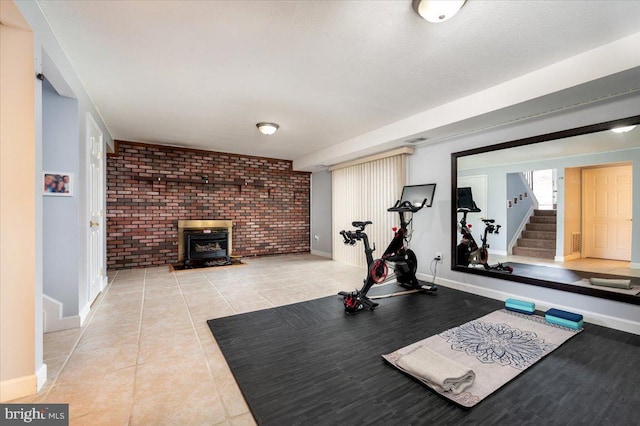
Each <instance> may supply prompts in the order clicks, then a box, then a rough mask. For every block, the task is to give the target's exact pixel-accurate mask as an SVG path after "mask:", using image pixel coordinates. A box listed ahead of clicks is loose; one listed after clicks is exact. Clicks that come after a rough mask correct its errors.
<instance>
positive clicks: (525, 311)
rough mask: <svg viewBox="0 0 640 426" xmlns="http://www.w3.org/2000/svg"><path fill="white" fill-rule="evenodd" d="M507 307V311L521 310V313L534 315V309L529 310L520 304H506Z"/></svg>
mask: <svg viewBox="0 0 640 426" xmlns="http://www.w3.org/2000/svg"><path fill="white" fill-rule="evenodd" d="M505 309H506V310H507V311H513V312H520V313H521V314H527V315H533V312H534V311H527V310H525V309H521V308H520V307H518V306H513V305H508V304H507V305H505Z"/></svg>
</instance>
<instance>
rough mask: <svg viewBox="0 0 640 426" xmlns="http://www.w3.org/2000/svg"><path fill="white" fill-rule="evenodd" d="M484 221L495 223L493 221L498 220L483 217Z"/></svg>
mask: <svg viewBox="0 0 640 426" xmlns="http://www.w3.org/2000/svg"><path fill="white" fill-rule="evenodd" d="M482 221H483V222H484V223H493V222H495V221H496V220H495V219H482Z"/></svg>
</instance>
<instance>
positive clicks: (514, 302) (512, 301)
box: [504, 299, 536, 311]
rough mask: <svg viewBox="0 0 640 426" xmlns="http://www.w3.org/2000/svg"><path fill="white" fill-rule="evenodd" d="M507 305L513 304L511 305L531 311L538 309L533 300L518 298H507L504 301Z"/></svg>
mask: <svg viewBox="0 0 640 426" xmlns="http://www.w3.org/2000/svg"><path fill="white" fill-rule="evenodd" d="M504 303H505V305H511V306H519V307H520V309H526V310H529V311H535V309H536V305H535V303H533V302H525V301H524V300H518V299H507V300H505V301H504Z"/></svg>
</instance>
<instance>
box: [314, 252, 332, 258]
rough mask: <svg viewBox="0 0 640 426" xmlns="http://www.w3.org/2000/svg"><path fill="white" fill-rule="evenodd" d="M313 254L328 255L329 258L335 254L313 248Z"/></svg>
mask: <svg viewBox="0 0 640 426" xmlns="http://www.w3.org/2000/svg"><path fill="white" fill-rule="evenodd" d="M311 254H315V255H316V256H322V257H328V258H329V259H333V255H332V254H331V253H329V252H326V251H320V250H311Z"/></svg>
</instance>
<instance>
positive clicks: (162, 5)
mask: <svg viewBox="0 0 640 426" xmlns="http://www.w3.org/2000/svg"><path fill="white" fill-rule="evenodd" d="M39 4H40V7H41V8H42V10H43V12H44V13H45V15H46V17H47V19H48V21H49V24H50V25H51V27H52V29H53V31H54V32H55V34H56V36H57V37H58V40H59V42H60V44H61V45H62V47H63V48H64V49H65V51H66V53H67V55H68V57H69V60H70V62H71V63H72V64H73V67H74V68H75V71H76V73H77V74H78V76H79V78H80V80H81V81H82V82H83V84H84V86H85V89H86V91H87V92H88V94H89V96H90V98H91V99H92V101H93V102H94V104H95V106H96V107H97V109H98V111H99V112H100V114H101V116H102V118H103V120H104V122H105V123H106V125H107V126H108V128H109V131H110V133H111V134H112V136H113V138H114V139H120V140H129V141H138V142H148V143H159V144H166V145H174V146H186V147H193V148H199V149H207V150H214V151H225V152H233V153H241V154H251V155H257V156H266V157H275V158H283V159H290V160H300V159H306V160H304V161H299V164H300V165H301V167H300V168H302V169H306V170H314V168H315V167H316V166H317V165H318V164H320V163H324V164H332V161H338V159H340V160H344V159H345V158H343V157H344V156H342V157H341V156H340V155H339V154H336V152H339V151H340V150H339V149H337V148H336V149H332V147H344V146H345V144H347V145H348V144H350V143H351V142H350V141H354V142H353V144H352V145H354V146H355V145H357V143H359V142H357V141H359V139H358V138H363V136H364V137H365V138H366V137H367V136H368V135H374V134H375V132H378V135H377V137H371V139H372V140H374V139H375V140H377V141H379V142H376V143H375V144H373V145H371V144H370V145H368V146H367V149H366V150H365V149H362V150H358V149H356V148H354V149H353V150H352V151H353V152H351V154H350V155H351V156H352V157H353V156H357V155H358V154H359V153H364V152H365V151H366V152H370V151H372V150H374V151H375V150H376V147H380V149H382V147H383V146H385V143H386V142H390V141H391V138H393V139H397V138H398V136H401V137H404V136H407V137H409V136H411V135H410V134H409V133H407V134H406V135H405V134H398V133H397V132H396V133H395V134H394V135H393V136H391V135H390V136H388V138H387V140H385V137H386V136H385V133H384V132H383V131H381V130H380V129H383V128H385V127H387V128H388V127H389V126H390V125H392V124H394V123H397V122H401V121H402V120H406V119H408V118H410V117H414V116H416V115H418V114H420V113H424V112H425V111H429V110H434V108H438V107H439V106H442V105H444V104H447V103H451V102H454V101H456V100H459V99H462V98H465V97H468V96H470V95H472V94H477V93H478V92H481V91H485V90H487V89H490V88H492V87H494V86H497V85H499V84H501V83H503V82H506V81H509V80H512V79H516V78H518V77H520V76H523V75H526V74H528V73H532V72H534V71H536V70H540V69H542V68H544V67H548V66H550V65H552V64H555V63H558V62H560V61H563V60H565V59H567V58H571V57H574V56H576V55H579V54H582V53H584V52H588V51H591V50H593V49H596V48H598V47H599V46H603V45H605V44H608V43H612V42H614V41H616V40H618V39H622V38H623V37H627V36H630V35H633V34H636V33H639V32H640V1H612V0H606V1H480V0H469V1H467V4H466V5H465V6H464V7H463V9H462V10H461V11H460V13H459V14H458V15H457V16H455V17H454V18H452V19H451V20H449V21H447V22H445V23H441V24H430V23H428V22H426V21H424V20H423V19H421V18H420V17H418V16H417V15H416V14H415V13H414V12H413V10H412V8H411V1H410V0H393V1H380V0H377V1H364V0H357V1H313V0H306V1H303V0H300V1H284V0H281V1H267V0H257V1H168V0H165V1H141V0H140V1H127V0H120V1H96V0H94V1H56V0H46V1H45V0H39ZM638 50H639V51H640V49H638ZM628 80H632V82H628V84H631V85H633V84H635V85H636V86H638V82H637V80H635V78H634V79H628ZM628 89H629V87H626V88H622V89H621V90H628ZM522 105H523V104H521V105H519V106H517V107H518V108H520V109H522V108H523V107H522ZM525 105H528V104H525ZM539 106H540V105H538V107H539ZM527 108H528V106H527ZM545 108H547V109H548V108H553V105H551V106H550V105H545ZM511 114H513V112H512V113H511ZM517 114H519V115H522V114H525V115H526V114H527V111H526V108H525V110H524V111H523V110H520V111H518V112H517ZM507 116H508V114H507V115H505V116H504V117H502V118H496V117H494V118H493V120H494V121H495V120H497V121H500V120H501V119H502V120H504V119H505V117H507ZM465 118H469V117H465ZM259 121H275V122H277V123H279V124H280V130H279V131H278V133H276V134H275V135H273V136H269V137H266V136H263V135H261V134H260V133H258V131H257V129H256V128H255V123H257V122H259ZM477 121H478V120H477V119H476V122H474V124H473V126H475V127H478V126H480V127H482V126H483V124H482V123H481V122H477ZM452 122H455V120H453V121H452ZM485 125H488V123H487V124H485ZM420 130H426V128H425V129H420ZM453 131H454V130H453V129H449V130H448V132H449V133H451V132H453ZM458 131H459V129H458ZM411 133H412V134H415V133H416V132H413V131H412V132H411ZM440 136H442V135H440ZM356 142H357V143H356ZM318 153H322V155H320V154H318ZM294 164H295V163H294Z"/></svg>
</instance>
